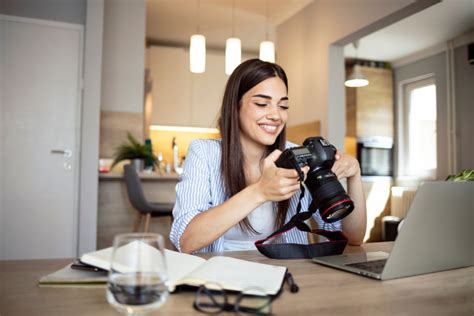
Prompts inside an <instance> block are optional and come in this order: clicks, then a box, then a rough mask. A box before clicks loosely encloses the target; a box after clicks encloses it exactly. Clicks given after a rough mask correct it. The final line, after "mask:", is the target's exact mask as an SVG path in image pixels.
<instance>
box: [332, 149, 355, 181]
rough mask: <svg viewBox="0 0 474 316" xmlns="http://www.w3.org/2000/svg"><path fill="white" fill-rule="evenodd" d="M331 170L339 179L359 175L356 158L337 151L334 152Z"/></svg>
mask: <svg viewBox="0 0 474 316" xmlns="http://www.w3.org/2000/svg"><path fill="white" fill-rule="evenodd" d="M331 171H332V172H334V174H336V176H337V178H338V179H339V180H341V179H344V178H351V177H353V176H360V166H359V162H358V161H357V159H355V158H354V157H352V156H351V155H349V154H346V153H341V152H339V151H337V152H336V162H334V165H333V166H332V168H331Z"/></svg>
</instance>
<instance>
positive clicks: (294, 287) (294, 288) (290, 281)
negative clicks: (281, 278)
mask: <svg viewBox="0 0 474 316" xmlns="http://www.w3.org/2000/svg"><path fill="white" fill-rule="evenodd" d="M286 281H287V282H288V285H289V286H290V292H291V293H297V292H298V291H299V290H300V288H299V287H298V285H297V284H296V282H295V280H294V279H293V275H291V273H290V272H287V273H286Z"/></svg>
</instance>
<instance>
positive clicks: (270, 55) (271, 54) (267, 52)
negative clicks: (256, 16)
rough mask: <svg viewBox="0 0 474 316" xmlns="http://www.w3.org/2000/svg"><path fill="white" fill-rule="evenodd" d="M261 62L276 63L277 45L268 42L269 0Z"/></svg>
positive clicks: (261, 44)
mask: <svg viewBox="0 0 474 316" xmlns="http://www.w3.org/2000/svg"><path fill="white" fill-rule="evenodd" d="M259 58H260V60H263V61H268V62H271V63H274V62H275V44H274V43H273V42H271V41H269V40H268V0H265V41H263V42H261V43H260V56H259Z"/></svg>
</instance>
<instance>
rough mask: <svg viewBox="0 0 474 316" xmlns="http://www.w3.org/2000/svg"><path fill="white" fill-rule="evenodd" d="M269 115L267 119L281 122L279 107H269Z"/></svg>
mask: <svg viewBox="0 0 474 316" xmlns="http://www.w3.org/2000/svg"><path fill="white" fill-rule="evenodd" d="M267 108H268V113H267V115H266V117H267V119H269V120H273V121H277V120H281V113H280V107H279V106H278V105H271V106H268V107H267Z"/></svg>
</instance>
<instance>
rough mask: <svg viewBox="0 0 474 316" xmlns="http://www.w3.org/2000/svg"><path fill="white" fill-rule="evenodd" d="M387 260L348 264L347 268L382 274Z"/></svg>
mask: <svg viewBox="0 0 474 316" xmlns="http://www.w3.org/2000/svg"><path fill="white" fill-rule="evenodd" d="M386 262H387V259H380V260H372V261H365V262H356V263H347V264H345V266H348V267H354V268H357V269H361V270H365V271H369V272H374V273H382V271H383V267H384V266H385V263H386Z"/></svg>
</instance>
